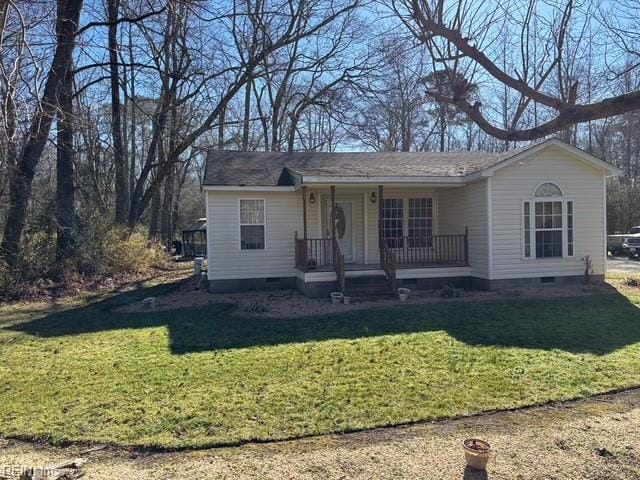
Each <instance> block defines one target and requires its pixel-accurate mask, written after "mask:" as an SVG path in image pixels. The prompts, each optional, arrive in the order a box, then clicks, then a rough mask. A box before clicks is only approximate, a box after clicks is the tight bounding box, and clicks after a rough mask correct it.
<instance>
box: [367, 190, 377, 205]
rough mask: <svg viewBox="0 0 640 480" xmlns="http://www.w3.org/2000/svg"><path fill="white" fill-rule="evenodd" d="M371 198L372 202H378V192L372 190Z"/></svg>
mask: <svg viewBox="0 0 640 480" xmlns="http://www.w3.org/2000/svg"><path fill="white" fill-rule="evenodd" d="M369 199H370V200H371V203H376V200H377V199H378V196H377V195H376V192H371V196H370V197H369Z"/></svg>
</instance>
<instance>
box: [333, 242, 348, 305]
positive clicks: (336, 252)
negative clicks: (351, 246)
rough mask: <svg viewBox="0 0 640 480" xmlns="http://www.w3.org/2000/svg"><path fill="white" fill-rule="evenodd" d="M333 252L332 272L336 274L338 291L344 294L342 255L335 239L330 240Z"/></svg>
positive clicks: (344, 280)
mask: <svg viewBox="0 0 640 480" xmlns="http://www.w3.org/2000/svg"><path fill="white" fill-rule="evenodd" d="M331 243H332V247H333V248H332V250H333V270H334V271H335V272H336V278H337V280H338V286H339V287H340V291H341V292H342V293H344V291H345V290H346V279H345V273H344V271H345V268H344V255H343V254H342V252H341V251H340V245H339V244H338V240H336V239H335V238H333V239H331Z"/></svg>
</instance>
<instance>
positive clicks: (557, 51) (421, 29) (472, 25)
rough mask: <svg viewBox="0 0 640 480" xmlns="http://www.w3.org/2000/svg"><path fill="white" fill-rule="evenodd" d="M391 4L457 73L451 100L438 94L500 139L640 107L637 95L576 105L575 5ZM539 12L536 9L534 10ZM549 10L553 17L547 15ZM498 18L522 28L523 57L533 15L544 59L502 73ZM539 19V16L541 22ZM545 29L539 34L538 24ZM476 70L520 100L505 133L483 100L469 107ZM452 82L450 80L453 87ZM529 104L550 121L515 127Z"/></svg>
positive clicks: (536, 134) (408, 0) (431, 0)
mask: <svg viewBox="0 0 640 480" xmlns="http://www.w3.org/2000/svg"><path fill="white" fill-rule="evenodd" d="M393 7H394V10H395V12H396V13H397V15H398V17H399V18H400V19H401V20H402V22H403V23H404V25H405V26H406V27H407V28H408V29H409V30H410V31H411V33H412V34H413V36H414V37H415V38H416V39H417V40H418V41H420V42H421V43H423V44H425V45H427V46H428V47H429V48H430V50H431V52H432V54H433V56H434V58H435V60H436V61H438V62H440V63H441V64H442V65H443V67H444V68H445V69H446V70H447V71H450V72H454V71H455V72H461V73H462V74H463V75H462V76H461V77H458V78H464V80H465V81H464V82H457V83H454V84H453V87H454V95H452V96H448V97H443V98H442V100H443V101H447V102H449V103H451V104H452V105H455V106H456V107H457V108H459V109H460V110H461V111H463V112H464V113H466V114H467V115H468V116H469V118H471V119H472V120H473V121H474V122H475V123H476V124H477V125H478V126H479V127H480V128H482V129H483V130H484V131H485V132H487V133H488V134H490V135H492V136H493V137H495V138H500V139H502V140H514V141H526V140H533V139H536V138H540V137H544V136H546V135H549V134H553V133H556V132H559V131H562V130H563V129H566V128H567V127H570V126H571V125H574V124H577V123H583V122H588V121H593V120H598V119H603V118H607V117H611V116H614V115H619V114H623V113H626V112H630V111H634V110H638V109H640V91H631V92H625V93H621V94H619V95H616V96H612V97H604V98H601V99H599V100H596V101H592V102H590V103H580V100H581V98H582V97H581V95H580V84H579V82H578V81H577V80H576V79H575V78H572V77H571V76H568V75H567V70H566V67H567V65H568V64H569V63H570V62H569V59H570V58H571V56H572V55H573V53H574V52H573V50H572V49H571V48H568V47H569V46H570V42H574V43H578V44H579V43H581V41H582V37H581V33H580V32H581V31H583V30H584V28H583V26H578V28H577V30H578V32H576V33H575V34H572V27H573V26H574V25H573V22H574V21H575V17H576V15H577V14H576V10H577V6H576V2H574V0H565V1H564V3H562V4H560V5H553V6H551V7H550V8H547V9H546V13H545V12H543V7H542V6H538V2H536V0H530V1H529V2H527V3H526V4H524V7H523V3H522V2H499V4H498V3H495V4H494V3H493V2H492V3H491V4H489V2H480V1H469V2H452V1H447V0H395V1H394V2H393ZM581 8H582V9H587V10H586V12H585V13H584V15H583V19H582V22H583V23H584V22H586V21H589V18H590V12H591V9H589V8H588V4H587V6H584V5H583V6H582V7H581ZM536 9H537V10H536ZM549 12H550V13H549ZM501 17H508V18H509V21H510V22H511V23H515V24H517V25H519V26H520V28H521V30H522V32H523V34H522V35H521V37H520V41H519V42H518V43H516V45H515V46H516V47H517V48H518V49H520V50H521V51H522V52H523V53H522V56H523V58H524V59H525V60H526V58H528V56H529V54H530V50H531V48H532V37H531V35H529V33H531V32H530V30H531V29H530V25H531V22H532V19H533V18H534V17H536V18H538V19H539V23H538V31H537V32H535V35H536V37H535V41H536V42H538V43H542V44H543V45H545V47H544V48H545V49H546V50H547V54H548V55H547V57H546V59H545V61H544V62H541V63H539V64H537V65H535V66H534V67H535V70H536V71H535V74H534V72H533V70H532V69H531V68H526V69H521V70H516V71H515V72H513V73H512V72H510V71H506V70H505V69H503V68H502V67H501V66H500V62H499V58H497V57H495V56H493V53H494V52H493V51H492V46H493V45H495V44H496V43H497V42H498V41H499V38H500V32H499V28H497V27H496V26H497V25H501V24H502V23H503V22H502V21H501V19H502V18H501ZM541 19H544V21H542V20H541ZM543 26H544V27H545V28H544V31H543V29H542V27H543ZM477 71H481V72H482V75H484V76H486V77H487V78H489V79H491V80H492V81H495V82H498V83H500V84H503V85H505V86H506V87H508V88H509V89H512V90H514V91H515V92H517V93H518V94H519V95H520V96H521V108H520V109H519V110H518V111H517V112H516V113H515V114H514V120H515V121H514V122H513V123H512V125H511V127H510V128H502V127H499V126H497V125H496V122H495V121H493V120H492V119H491V118H490V117H487V115H486V112H484V111H483V108H482V103H481V102H480V101H476V102H474V103H471V101H470V98H469V91H468V90H467V87H468V86H469V85H470V83H471V82H470V79H469V78H467V74H468V73H469V72H477ZM552 77H553V78H554V80H555V88H554V89H553V90H551V89H549V88H547V87H548V83H547V81H548V80H549V79H550V78H552ZM455 80H456V77H454V76H453V75H452V76H451V81H452V82H455ZM533 103H535V104H537V105H538V106H540V107H542V108H544V109H545V111H546V112H547V113H548V117H549V118H548V119H545V120H540V121H539V123H536V124H535V125H533V126H531V127H529V128H518V126H517V123H518V120H519V119H520V118H521V115H522V113H523V112H524V110H525V109H527V107H529V106H530V105H532V104H533Z"/></svg>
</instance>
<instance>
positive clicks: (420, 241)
mask: <svg viewBox="0 0 640 480" xmlns="http://www.w3.org/2000/svg"><path fill="white" fill-rule="evenodd" d="M408 233H409V247H411V248H424V247H430V246H431V243H432V236H433V203H432V200H431V199H430V198H410V199H409V218H408Z"/></svg>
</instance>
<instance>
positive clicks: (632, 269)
mask: <svg viewBox="0 0 640 480" xmlns="http://www.w3.org/2000/svg"><path fill="white" fill-rule="evenodd" d="M607 272H612V273H613V272H616V273H629V274H640V260H629V259H628V258H626V257H609V259H608V260H607Z"/></svg>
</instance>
